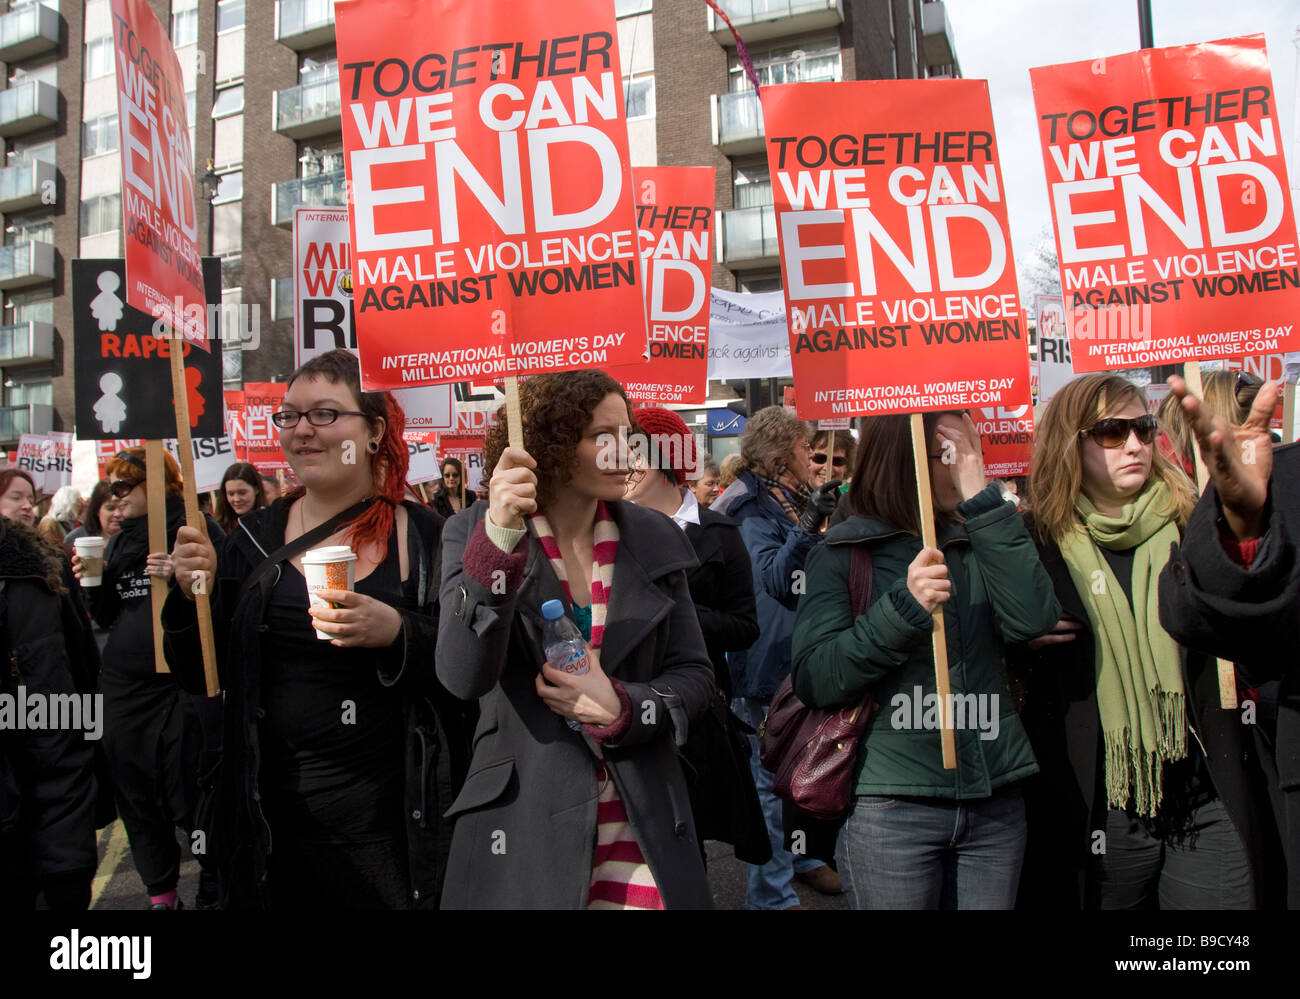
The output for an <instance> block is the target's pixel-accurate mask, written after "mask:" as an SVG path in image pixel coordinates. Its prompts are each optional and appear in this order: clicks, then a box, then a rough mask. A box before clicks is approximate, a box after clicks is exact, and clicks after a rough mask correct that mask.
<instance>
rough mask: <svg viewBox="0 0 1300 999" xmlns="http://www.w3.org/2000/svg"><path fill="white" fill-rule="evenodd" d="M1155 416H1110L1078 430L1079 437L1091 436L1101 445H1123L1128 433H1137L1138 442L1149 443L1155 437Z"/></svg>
mask: <svg viewBox="0 0 1300 999" xmlns="http://www.w3.org/2000/svg"><path fill="white" fill-rule="evenodd" d="M1156 429H1157V423H1156V418H1155V417H1154V416H1152V415H1151V414H1150V413H1148V414H1146V415H1145V416H1139V417H1138V418H1137V419H1135V420H1129V419H1123V418H1121V417H1117V416H1112V417H1110V418H1108V419H1105V420H1098V421H1097V422H1096V423H1094V424H1093V425H1092V426H1090V427H1088V428H1087V429H1086V430H1080V431H1079V436H1080V437H1091V438H1092V439H1093V440H1095V441H1096V442H1097V443H1098V444H1100V445H1101V446H1102V447H1108V448H1109V447H1123V446H1124V444H1125V442H1127V441H1128V435H1129V434H1131V433H1132V434H1137V439H1138V442H1139V443H1141V444H1150V443H1151V442H1152V441H1153V440H1155V439H1156Z"/></svg>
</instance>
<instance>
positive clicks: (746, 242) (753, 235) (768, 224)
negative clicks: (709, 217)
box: [722, 205, 778, 267]
mask: <svg viewBox="0 0 1300 999" xmlns="http://www.w3.org/2000/svg"><path fill="white" fill-rule="evenodd" d="M777 256H778V246H777V237H776V209H775V208H774V207H773V206H772V205H758V206H755V207H753V208H733V209H732V210H731V211H726V212H723V213H722V262H723V263H724V264H726V265H727V266H728V267H735V266H745V265H750V266H754V265H757V264H759V263H761V262H766V261H768V260H775V259H776V258H777Z"/></svg>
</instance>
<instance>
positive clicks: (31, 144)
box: [5, 136, 116, 166]
mask: <svg viewBox="0 0 1300 999" xmlns="http://www.w3.org/2000/svg"><path fill="white" fill-rule="evenodd" d="M114 148H116V147H114ZM36 160H41V161H42V162H44V163H54V162H55V159H54V140H53V139H40V140H36V141H33V140H32V139H28V138H27V137H26V136H18V137H16V138H13V139H10V140H9V150H8V152H6V153H5V166H18V165H19V164H22V163H32V162H35V161H36Z"/></svg>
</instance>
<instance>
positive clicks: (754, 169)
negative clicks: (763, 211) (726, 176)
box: [732, 160, 772, 208]
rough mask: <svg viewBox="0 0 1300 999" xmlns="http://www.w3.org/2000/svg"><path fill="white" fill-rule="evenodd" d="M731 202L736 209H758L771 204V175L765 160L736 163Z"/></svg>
mask: <svg viewBox="0 0 1300 999" xmlns="http://www.w3.org/2000/svg"><path fill="white" fill-rule="evenodd" d="M733 181H734V184H735V190H734V193H733V198H732V200H733V202H734V203H735V206H736V207H737V208H760V207H763V206H765V205H770V204H772V175H771V174H770V173H769V172H768V167H767V160H754V161H753V162H749V163H737V164H736V166H735V171H734V174H733Z"/></svg>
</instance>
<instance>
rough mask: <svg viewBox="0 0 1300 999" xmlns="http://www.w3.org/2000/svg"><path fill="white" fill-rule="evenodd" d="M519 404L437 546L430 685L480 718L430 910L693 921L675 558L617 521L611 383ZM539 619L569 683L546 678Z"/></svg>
mask: <svg viewBox="0 0 1300 999" xmlns="http://www.w3.org/2000/svg"><path fill="white" fill-rule="evenodd" d="M519 396H520V399H519V401H520V409H521V413H522V416H523V441H524V449H523V450H520V449H518V448H513V447H508V446H507V441H508V440H509V437H508V431H509V427H508V417H507V415H506V414H505V412H504V407H503V411H502V413H501V416H500V423H499V424H498V426H497V427H496V428H494V429H493V430H492V431H491V432H490V433H489V435H488V438H487V469H488V471H489V472H490V474H491V478H490V482H489V495H490V498H489V500H488V502H487V503H477V504H475V505H474V506H472V507H470V508H469V509H468V510H465V511H464V512H462V513H460V514H458V515H457V516H455V517H453V518H452V519H451V520H450V521H448V523H447V530H446V533H445V536H444V549H443V562H442V565H443V575H442V616H441V620H440V621H439V626H438V655H437V666H438V676H439V677H440V678H441V679H442V680H443V682H444V683H445V684H446V685H447V688H448V689H449V690H451V691H452V693H454V694H456V695H457V696H459V697H463V698H467V699H468V698H476V699H478V702H479V708H480V717H479V723H478V730H477V731H476V732H475V733H474V758H473V761H472V763H471V764H470V772H469V775H468V777H467V778H466V780H465V787H464V790H462V791H461V793H460V795H459V797H457V799H456V802H455V804H454V805H453V806H452V808H451V810H450V811H449V812H448V813H447V814H448V818H451V817H455V819H456V825H455V829H454V831H453V834H452V837H453V838H452V844H451V857H450V860H449V863H448V873H447V885H446V889H445V891H444V892H443V898H442V903H443V907H444V908H455V909H462V908H476V909H477V908H486V909H494V908H525V909H538V908H545V909H665V908H667V909H673V908H711V907H712V896H711V895H710V892H709V885H708V879H707V878H706V877H705V874H704V865H703V862H702V860H701V856H700V847H699V841H698V839H697V836H696V832H695V827H694V823H693V822H692V816H691V806H690V801H689V799H688V797H687V789H686V780H685V777H684V775H683V773H682V765H681V762H680V760H679V756H678V750H679V747H680V746H681V745H682V744H683V743H684V742H685V741H686V739H687V736H688V734H689V732H690V729H691V727H692V725H693V723H694V722H693V719H695V718H696V717H697V716H699V715H700V714H701V713H702V712H703V711H704V710H705V709H706V708H707V706H708V704H709V701H710V699H711V697H712V696H713V671H712V669H711V668H710V667H709V656H708V651H707V649H706V647H705V645H704V638H703V636H702V635H701V632H700V624H699V621H698V619H697V618H696V614H695V606H694V604H692V603H691V598H690V592H689V589H688V587H687V582H686V573H685V570H687V569H691V568H693V567H694V566H695V564H696V563H695V556H694V554H693V553H692V550H691V545H690V542H688V541H687V540H686V538H685V536H684V535H683V534H682V532H681V531H680V530H679V529H678V528H677V526H676V525H675V524H673V523H672V521H670V520H668V519H667V518H666V517H663V516H661V515H660V514H658V513H656V512H654V511H653V510H646V509H643V508H641V507H638V506H636V505H635V504H632V503H626V502H623V496H624V492H625V489H626V487H627V484H628V480H629V473H628V467H629V466H628V457H629V456H628V454H627V449H628V443H627V442H628V437H627V435H628V432H629V431H630V430H631V431H635V429H636V428H635V426H634V424H633V423H632V418H631V416H630V415H629V413H628V402H627V396H626V395H625V393H624V391H623V387H622V386H621V385H620V384H619V383H618V382H617V381H615V380H614V379H613V378H611V377H610V376H609V375H607V374H605V373H604V372H603V371H590V370H589V371H576V372H568V373H565V374H559V375H538V376H536V377H534V378H530V379H528V380H527V381H526V382H524V383H523V385H521V386H520V391H519ZM643 473H644V469H642V474H643ZM636 478H640V476H639V475H638V476H636ZM550 601H555V602H556V603H555V604H553V605H551V609H552V610H560V611H561V613H562V614H563V615H565V616H567V617H569V618H570V619H571V620H572V622H573V623H574V624H575V625H576V627H577V629H578V631H579V632H580V633H581V635H582V637H583V639H584V640H585V642H586V644H587V647H588V653H587V659H588V670H587V671H586V672H585V673H572V674H571V673H567V672H564V671H562V670H559V669H555V668H552V666H551V665H549V664H548V663H547V661H546V657H545V655H544V652H543V613H544V610H545V607H546V605H547V604H548V603H549V602H550ZM557 605H558V606H557Z"/></svg>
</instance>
